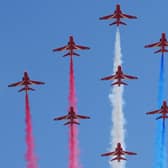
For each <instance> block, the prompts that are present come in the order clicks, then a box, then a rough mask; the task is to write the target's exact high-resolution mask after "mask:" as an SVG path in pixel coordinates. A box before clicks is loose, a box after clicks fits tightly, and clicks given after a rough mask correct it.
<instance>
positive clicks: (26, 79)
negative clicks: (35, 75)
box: [8, 72, 45, 92]
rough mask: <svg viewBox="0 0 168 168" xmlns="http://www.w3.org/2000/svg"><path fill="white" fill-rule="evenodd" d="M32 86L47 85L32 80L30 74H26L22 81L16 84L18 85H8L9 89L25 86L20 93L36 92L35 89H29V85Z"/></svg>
mask: <svg viewBox="0 0 168 168" xmlns="http://www.w3.org/2000/svg"><path fill="white" fill-rule="evenodd" d="M32 84H36V85H41V84H45V83H44V82H40V81H34V80H30V78H29V75H28V73H27V72H24V76H23V78H22V80H21V81H19V82H16V83H12V84H10V85H8V87H15V86H24V87H23V88H21V89H20V90H19V91H18V92H22V91H26V92H27V91H29V90H32V91H33V90H35V89H33V88H31V87H29V85H32Z"/></svg>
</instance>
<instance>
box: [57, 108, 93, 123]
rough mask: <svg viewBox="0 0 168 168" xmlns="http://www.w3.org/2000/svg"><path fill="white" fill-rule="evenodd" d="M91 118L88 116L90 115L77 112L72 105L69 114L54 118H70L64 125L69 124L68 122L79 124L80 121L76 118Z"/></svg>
mask: <svg viewBox="0 0 168 168" xmlns="http://www.w3.org/2000/svg"><path fill="white" fill-rule="evenodd" d="M89 118H90V117H88V116H83V115H78V114H76V113H75V111H74V108H73V107H70V109H69V112H68V114H67V115H65V116H61V117H56V118H54V120H69V121H68V122H66V123H65V124H64V125H68V124H78V125H79V124H80V123H79V122H77V121H76V119H89Z"/></svg>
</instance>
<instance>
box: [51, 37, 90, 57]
mask: <svg viewBox="0 0 168 168" xmlns="http://www.w3.org/2000/svg"><path fill="white" fill-rule="evenodd" d="M88 49H90V48H89V47H86V46H81V45H77V44H75V42H74V39H73V36H70V37H69V41H68V44H67V45H65V46H63V47H60V48H55V49H53V51H54V52H55V51H64V50H68V51H69V52H68V53H66V54H64V56H63V57H66V56H74V55H75V56H80V55H79V54H78V53H76V52H74V50H88Z"/></svg>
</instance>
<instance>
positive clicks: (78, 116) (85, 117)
mask: <svg viewBox="0 0 168 168" xmlns="http://www.w3.org/2000/svg"><path fill="white" fill-rule="evenodd" d="M77 118H81V119H90V117H89V116H82V115H77Z"/></svg>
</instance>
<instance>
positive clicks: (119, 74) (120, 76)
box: [101, 65, 138, 86]
mask: <svg viewBox="0 0 168 168" xmlns="http://www.w3.org/2000/svg"><path fill="white" fill-rule="evenodd" d="M115 79H116V80H117V82H114V83H112V84H111V85H118V86H120V85H121V84H123V85H127V83H125V82H123V81H122V79H138V78H137V77H136V76H130V75H127V74H124V73H123V71H122V68H121V66H120V65H119V66H118V68H117V71H116V73H115V74H114V75H111V76H107V77H104V78H101V80H115Z"/></svg>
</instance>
